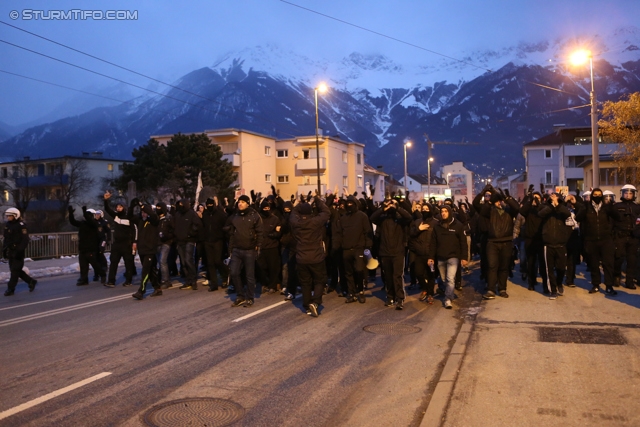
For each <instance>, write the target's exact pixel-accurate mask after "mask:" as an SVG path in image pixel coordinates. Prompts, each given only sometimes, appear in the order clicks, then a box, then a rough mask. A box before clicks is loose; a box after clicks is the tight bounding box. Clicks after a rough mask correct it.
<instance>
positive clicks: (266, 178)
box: [264, 173, 271, 182]
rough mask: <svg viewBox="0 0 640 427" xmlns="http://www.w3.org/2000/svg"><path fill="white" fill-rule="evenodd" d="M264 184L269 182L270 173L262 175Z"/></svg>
mask: <svg viewBox="0 0 640 427" xmlns="http://www.w3.org/2000/svg"><path fill="white" fill-rule="evenodd" d="M264 182H271V174H270V173H266V174H264Z"/></svg>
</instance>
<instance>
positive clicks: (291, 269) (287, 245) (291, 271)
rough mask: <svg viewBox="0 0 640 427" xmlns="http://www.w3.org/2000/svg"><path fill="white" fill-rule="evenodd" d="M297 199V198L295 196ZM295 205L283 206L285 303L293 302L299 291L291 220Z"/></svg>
mask: <svg viewBox="0 0 640 427" xmlns="http://www.w3.org/2000/svg"><path fill="white" fill-rule="evenodd" d="M294 197H295V196H294ZM292 211H293V203H292V202H291V201H286V202H284V203H283V205H282V226H281V228H280V235H281V237H280V244H281V246H282V255H281V257H282V292H281V293H282V295H284V300H285V301H293V299H294V298H295V297H296V292H297V289H298V275H297V274H296V242H295V239H294V238H293V234H292V233H291V225H290V221H289V220H290V218H291V212H292Z"/></svg>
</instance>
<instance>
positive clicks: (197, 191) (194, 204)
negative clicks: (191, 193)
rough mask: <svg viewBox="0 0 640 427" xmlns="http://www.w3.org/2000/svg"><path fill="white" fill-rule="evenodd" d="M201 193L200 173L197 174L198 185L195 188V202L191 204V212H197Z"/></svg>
mask: <svg viewBox="0 0 640 427" xmlns="http://www.w3.org/2000/svg"><path fill="white" fill-rule="evenodd" d="M201 191H202V171H200V172H198V185H197V186H196V200H194V202H193V210H195V211H197V210H198V200H199V199H200V192H201Z"/></svg>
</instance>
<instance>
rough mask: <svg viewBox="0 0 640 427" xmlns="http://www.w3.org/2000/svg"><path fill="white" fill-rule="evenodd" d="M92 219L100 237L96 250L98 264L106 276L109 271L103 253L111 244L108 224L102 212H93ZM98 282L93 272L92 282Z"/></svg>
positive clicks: (98, 278) (96, 273) (98, 276)
mask: <svg viewBox="0 0 640 427" xmlns="http://www.w3.org/2000/svg"><path fill="white" fill-rule="evenodd" d="M94 218H95V219H96V221H98V234H99V235H100V247H99V248H98V262H99V263H100V267H102V271H103V273H104V274H105V277H106V274H107V270H109V264H108V263H107V257H106V256H105V255H104V251H105V250H106V248H107V243H110V242H111V229H110V228H109V223H108V222H107V220H106V219H104V212H102V211H101V210H97V211H95V214H94ZM98 280H100V275H99V274H98V272H97V271H94V272H93V281H94V282H97V281H98Z"/></svg>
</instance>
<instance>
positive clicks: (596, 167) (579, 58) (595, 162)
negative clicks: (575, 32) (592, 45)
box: [571, 49, 600, 188]
mask: <svg viewBox="0 0 640 427" xmlns="http://www.w3.org/2000/svg"><path fill="white" fill-rule="evenodd" d="M587 60H588V61H589V69H590V71H591V92H590V93H589V98H590V101H591V157H592V160H591V166H592V169H593V172H592V173H593V176H592V178H593V179H592V181H591V185H592V186H593V188H597V187H600V153H599V152H598V112H597V111H596V91H595V88H594V85H593V83H594V81H593V55H591V52H590V51H588V50H584V49H581V50H578V51H576V52H574V53H573V54H572V55H571V62H572V63H573V64H574V65H582V64H584V63H585V62H587Z"/></svg>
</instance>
